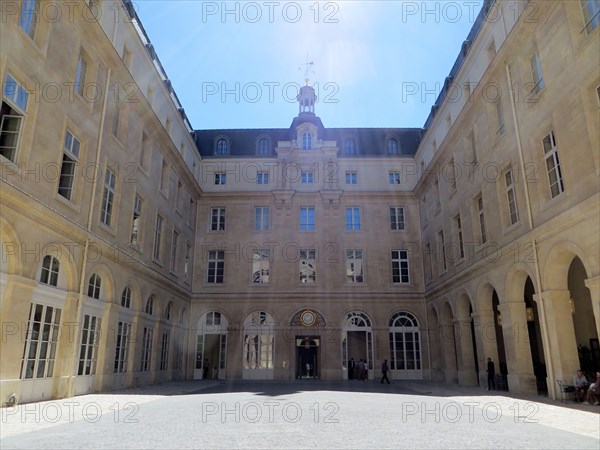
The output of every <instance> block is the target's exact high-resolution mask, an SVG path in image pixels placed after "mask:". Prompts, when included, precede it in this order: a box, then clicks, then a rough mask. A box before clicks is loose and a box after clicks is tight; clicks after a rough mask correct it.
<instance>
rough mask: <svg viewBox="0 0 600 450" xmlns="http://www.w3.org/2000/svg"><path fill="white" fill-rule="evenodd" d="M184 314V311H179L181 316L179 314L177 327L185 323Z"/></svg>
mask: <svg viewBox="0 0 600 450" xmlns="http://www.w3.org/2000/svg"><path fill="white" fill-rule="evenodd" d="M185 313H186V309H185V308H183V309H182V310H181V314H179V325H183V322H184V321H185Z"/></svg>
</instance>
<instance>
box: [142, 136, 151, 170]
mask: <svg viewBox="0 0 600 450" xmlns="http://www.w3.org/2000/svg"><path fill="white" fill-rule="evenodd" d="M150 145H151V144H150V139H148V136H146V133H142V146H141V148H140V166H142V168H143V169H144V170H148V158H149V157H150V152H151V147H150Z"/></svg>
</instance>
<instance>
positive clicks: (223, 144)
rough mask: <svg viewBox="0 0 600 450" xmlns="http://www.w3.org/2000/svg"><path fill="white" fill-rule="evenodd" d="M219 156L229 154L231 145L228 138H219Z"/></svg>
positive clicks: (217, 151)
mask: <svg viewBox="0 0 600 450" xmlns="http://www.w3.org/2000/svg"><path fill="white" fill-rule="evenodd" d="M216 153H217V156H227V154H229V146H228V144H227V140H226V139H219V140H218V141H217V150H216Z"/></svg>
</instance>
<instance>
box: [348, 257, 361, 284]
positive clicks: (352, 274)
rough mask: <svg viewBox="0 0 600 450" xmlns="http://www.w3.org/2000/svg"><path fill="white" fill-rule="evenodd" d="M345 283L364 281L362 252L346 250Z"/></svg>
mask: <svg viewBox="0 0 600 450" xmlns="http://www.w3.org/2000/svg"><path fill="white" fill-rule="evenodd" d="M346 281H347V282H348V283H362V282H363V281H364V272H363V251H362V250H346Z"/></svg>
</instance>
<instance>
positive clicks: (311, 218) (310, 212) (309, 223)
mask: <svg viewBox="0 0 600 450" xmlns="http://www.w3.org/2000/svg"><path fill="white" fill-rule="evenodd" d="M314 229H315V208H311V207H304V208H300V231H314Z"/></svg>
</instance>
